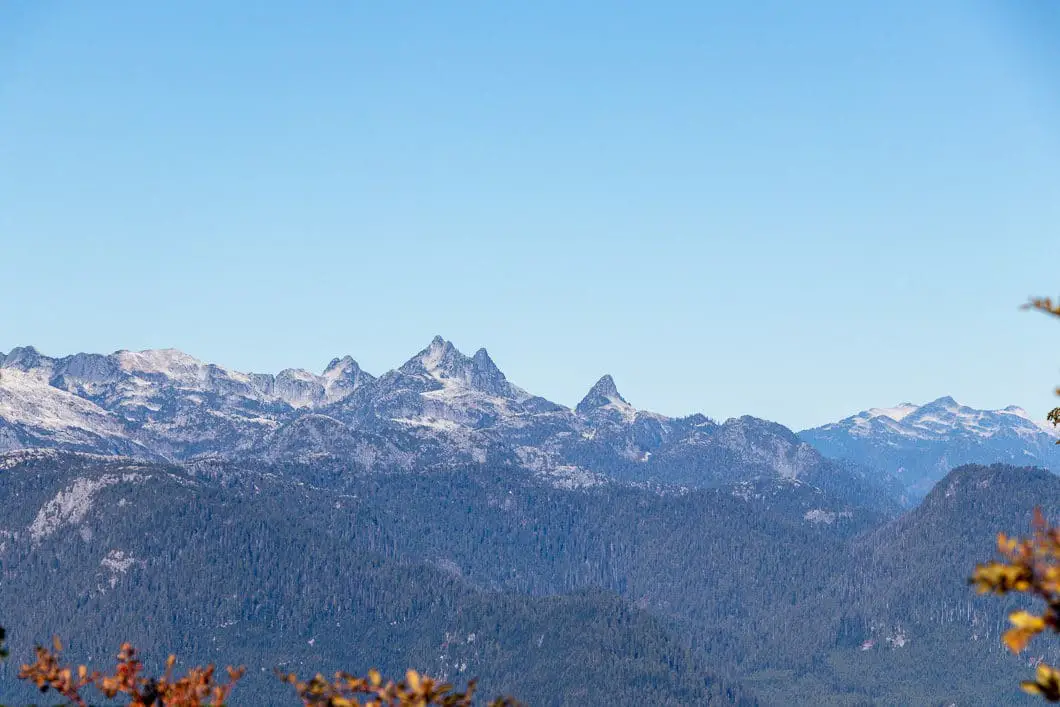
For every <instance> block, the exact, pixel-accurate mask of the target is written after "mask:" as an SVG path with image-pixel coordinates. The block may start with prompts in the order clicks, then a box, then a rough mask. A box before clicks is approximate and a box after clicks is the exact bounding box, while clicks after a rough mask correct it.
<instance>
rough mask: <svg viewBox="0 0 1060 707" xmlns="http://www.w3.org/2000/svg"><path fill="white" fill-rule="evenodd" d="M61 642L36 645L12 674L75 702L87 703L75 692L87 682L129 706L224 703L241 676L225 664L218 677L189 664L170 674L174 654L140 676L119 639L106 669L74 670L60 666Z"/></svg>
mask: <svg viewBox="0 0 1060 707" xmlns="http://www.w3.org/2000/svg"><path fill="white" fill-rule="evenodd" d="M61 652H62V643H60V641H59V639H58V638H55V639H54V640H53V648H52V649H48V648H45V647H44V646H37V650H36V653H37V660H36V661H35V662H33V663H30V664H27V665H23V666H22V668H21V670H19V673H18V677H19V678H20V679H22V680H28V681H29V682H32V683H33V684H34V685H36V686H37V688H38V689H39V690H40V691H41V692H47V691H49V690H54V691H55V692H57V693H58V694H60V695H62V696H63V697H64V698H66V700H67V701H69V702H70V703H71V704H73V705H77V707H87V705H88V702H86V701H85V698H84V697H83V696H82V694H81V692H82V690H84V689H85V688H87V687H93V688H95V689H96V690H98V691H99V692H100V693H102V694H103V695H104V696H105V697H107V698H108V699H112V698H114V697H117V696H118V695H122V696H124V697H125V698H126V699H127V704H128V705H129V707H207V706H209V707H220V705H223V704H225V701H226V700H227V699H228V695H229V694H230V693H231V692H232V688H233V687H234V686H235V684H236V682H238V681H239V679H240V678H241V677H242V676H243V673H244V669H243V668H232V667H229V668H228V669H227V671H226V672H227V673H228V679H227V680H226V681H225V682H223V683H222V682H218V681H217V680H216V679H215V677H214V666H213V665H208V666H206V667H205V668H200V667H194V668H191V669H189V670H188V673H187V675H185V676H184V677H180V678H174V677H173V666H174V665H175V664H176V662H177V659H176V656H172V655H171V656H169V658H168V659H167V660H166V672H165V673H164V674H163V675H162V676H161V677H157V678H155V677H146V676H144V675H143V667H144V666H143V663H141V662H140V661H139V660H138V659H137V658H136V649H135V648H133V647H132V646H131V645H130V644H128V643H125V644H122V646H121V649H120V650H119V651H118V662H117V666H116V667H115V669H114V672H113V673H112V674H104V673H100V672H99V671H91V672H90V671H89V670H88V668H87V667H85V666H84V665H79V666H78V667H77V668H76V669H75V668H70V667H64V666H63V665H62V663H61V660H60V657H61Z"/></svg>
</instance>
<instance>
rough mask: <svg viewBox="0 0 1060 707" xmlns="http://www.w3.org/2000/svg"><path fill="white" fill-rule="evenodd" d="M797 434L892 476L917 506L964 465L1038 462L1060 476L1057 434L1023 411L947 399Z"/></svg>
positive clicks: (822, 449) (881, 410)
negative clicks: (980, 407)
mask: <svg viewBox="0 0 1060 707" xmlns="http://www.w3.org/2000/svg"><path fill="white" fill-rule="evenodd" d="M799 436H800V437H801V438H802V439H803V440H805V441H807V442H809V443H810V444H812V445H813V446H814V447H816V448H817V449H818V450H819V451H820V452H821V453H822V454H824V455H825V456H827V457H832V458H842V459H850V460H852V461H854V462H857V463H859V464H863V465H866V466H869V467H873V468H876V469H879V470H881V471H884V472H887V473H890V474H893V475H894V476H895V477H897V478H898V480H899V481H900V482H901V483H902V485H903V486H904V487H905V488H906V489H907V491H908V493H909V494H910V495H911V497H912V498H913V500H919V499H920V498H922V497H923V496H924V495H925V494H926V493H927V492H928V491H929V490H930V489H931V487H932V486H933V485H934V484H935V483H936V482H938V481H939V480H940V479H941V478H942V477H943V476H945V475H946V473H947V472H948V471H949V470H950V469H952V468H954V467H957V466H960V465H962V464H993V463H1008V464H1015V465H1025V464H1033V465H1036V466H1041V467H1045V468H1049V469H1053V470H1057V471H1060V447H1058V446H1057V445H1056V439H1057V437H1056V429H1055V428H1053V427H1052V426H1051V425H1049V424H1048V423H1046V422H1045V421H1044V420H1043V421H1042V422H1036V421H1035V420H1033V419H1032V418H1031V416H1030V415H1028V414H1027V412H1026V411H1024V410H1023V409H1022V408H1018V407H1016V406H1010V407H1007V408H1004V409H1002V410H975V409H973V408H969V407H967V406H964V405H960V404H958V403H957V402H956V401H955V400H954V399H953V398H950V397H944V398H939V399H938V400H934V401H932V402H930V403H927V404H926V405H920V406H917V405H912V404H910V403H905V404H902V405H898V406H896V407H894V408H873V409H870V410H865V411H863V412H860V413H858V414H857V415H852V416H851V417H848V418H845V419H843V420H840V421H839V422H835V423H832V424H828V425H824V426H822V427H816V428H813V429H810V430H804V431H802V432H800V433H799Z"/></svg>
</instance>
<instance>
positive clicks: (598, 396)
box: [574, 373, 636, 417]
mask: <svg viewBox="0 0 1060 707" xmlns="http://www.w3.org/2000/svg"><path fill="white" fill-rule="evenodd" d="M600 410H608V411H615V412H619V413H621V414H622V416H623V417H632V416H633V415H635V414H636V409H635V408H634V407H633V406H632V405H630V404H629V402H628V401H626V399H625V398H623V397H622V394H621V393H619V392H618V386H617V385H615V379H614V378H612V377H611V374H610V373H608V374H605V375H604V376H602V377H601V378H600V380H598V381H596V383H595V384H594V385H593V387H592V388H590V389H589V392H588V393H586V394H585V397H584V398H582V400H581V402H580V403H578V405H577V407H575V408H574V411H575V412H576V413H577V414H579V415H591V414H592V413H594V412H597V411H600Z"/></svg>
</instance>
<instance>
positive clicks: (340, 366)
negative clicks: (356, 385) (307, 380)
mask: <svg viewBox="0 0 1060 707" xmlns="http://www.w3.org/2000/svg"><path fill="white" fill-rule="evenodd" d="M360 370H361V367H360V366H359V365H358V364H357V361H355V360H354V358H353V356H350V355H349V354H347V355H346V356H343V357H342V358H333V359H331V362H330V363H329V364H328V365H327V367H326V368H324V373H323V375H325V376H327V375H328V374H341V373H348V372H351V371H360Z"/></svg>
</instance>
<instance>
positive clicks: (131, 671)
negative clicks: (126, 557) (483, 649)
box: [0, 628, 520, 707]
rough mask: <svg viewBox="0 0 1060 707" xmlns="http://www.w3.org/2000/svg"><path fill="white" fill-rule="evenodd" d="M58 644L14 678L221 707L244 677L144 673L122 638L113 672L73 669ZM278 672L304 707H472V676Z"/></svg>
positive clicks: (184, 705)
mask: <svg viewBox="0 0 1060 707" xmlns="http://www.w3.org/2000/svg"><path fill="white" fill-rule="evenodd" d="M3 639H4V631H3V628H0V658H4V657H6V656H7V654H6V653H4V651H3V648H2V644H3ZM62 649H63V647H62V643H61V642H60V641H59V639H58V637H56V638H55V639H53V642H52V648H46V647H44V646H37V648H36V658H37V659H36V660H35V661H34V662H33V663H28V664H26V665H23V666H22V667H21V669H20V670H19V673H18V677H19V678H20V679H22V680H27V681H29V682H31V683H32V684H33V685H35V686H36V687H37V689H39V690H40V691H41V692H48V691H54V692H56V693H58V694H59V695H61V696H62V697H63V698H64V699H65V700H66V701H67V703H68V704H70V705H75V706H76V707H88V705H89V702H88V701H87V700H86V699H85V696H84V695H83V694H82V693H83V692H84V691H85V690H87V689H89V688H92V689H94V690H96V691H98V692H100V693H101V694H102V695H103V696H104V697H106V698H108V699H113V698H116V697H119V696H121V697H122V698H123V704H127V705H128V706H129V707H221V706H222V705H224V704H225V703H226V701H227V700H228V697H229V695H230V694H231V692H232V689H233V688H234V687H235V685H236V683H238V682H239V679H240V678H242V677H243V674H244V672H245V669H244V668H233V667H228V668H226V669H225V672H226V673H227V679H226V680H225V681H224V682H220V681H218V680H217V678H216V677H215V669H214V666H213V665H208V666H206V667H205V668H202V667H193V668H190V669H189V670H188V672H187V674H186V675H184V676H183V677H179V678H175V677H174V676H173V667H174V665H175V664H176V662H177V659H176V657H175V656H172V655H171V656H169V658H168V659H167V660H166V671H165V673H164V674H163V675H162V676H160V677H148V676H145V675H144V674H143V673H144V666H143V663H141V662H140V661H139V660H138V659H137V658H136V649H135V648H133V647H132V646H131V645H130V644H128V643H125V644H123V645H122V646H121V649H120V650H119V651H118V657H117V658H118V660H117V664H116V666H115V668H114V671H113V672H112V673H101V672H99V671H89V669H88V668H87V667H85V666H84V665H79V666H77V667H76V668H74V667H68V666H64V665H63V664H62V660H61V658H62ZM276 675H277V677H278V678H279V679H280V680H281V681H283V682H285V683H288V684H290V685H291V686H292V687H293V688H294V690H295V692H296V693H297V695H298V697H299V698H300V699H301V701H302V703H303V704H304V705H306V706H307V707H362V706H363V707H369V706H371V707H472V705H473V704H474V703H473V701H472V699H473V696H474V693H475V681H473V680H472V681H471V682H470V683H469V684H468V688H467V690H466V691H465V692H457V691H456V690H455V688H454V687H453V685H451V684H449V683H440V682H438V681H437V680H434V679H433V678H430V677H427V676H425V675H420V674H419V673H417V672H416V671H415V670H409V671H408V672H407V673H405V680H403V681H401V682H393V681H391V680H387V681H384V680H383V676H382V675H381V674H380V673H379V671H377V670H370V671H369V672H368V676H367V677H364V678H360V677H356V676H353V675H350V674H348V673H341V672H340V673H336V674H335V676H334V678H332V679H331V680H329V679H327V678H325V677H324V676H323V675H320V674H317V675H316V676H315V677H313V678H311V679H309V680H306V681H303V680H300V679H299V678H298V676H297V675H295V674H294V673H282V672H279V671H277V673H276ZM519 704H520V703H518V702H517V701H515V700H513V699H512V698H510V697H498V698H497V699H495V700H494V701H493V702H491V703H490V707H519Z"/></svg>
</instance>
